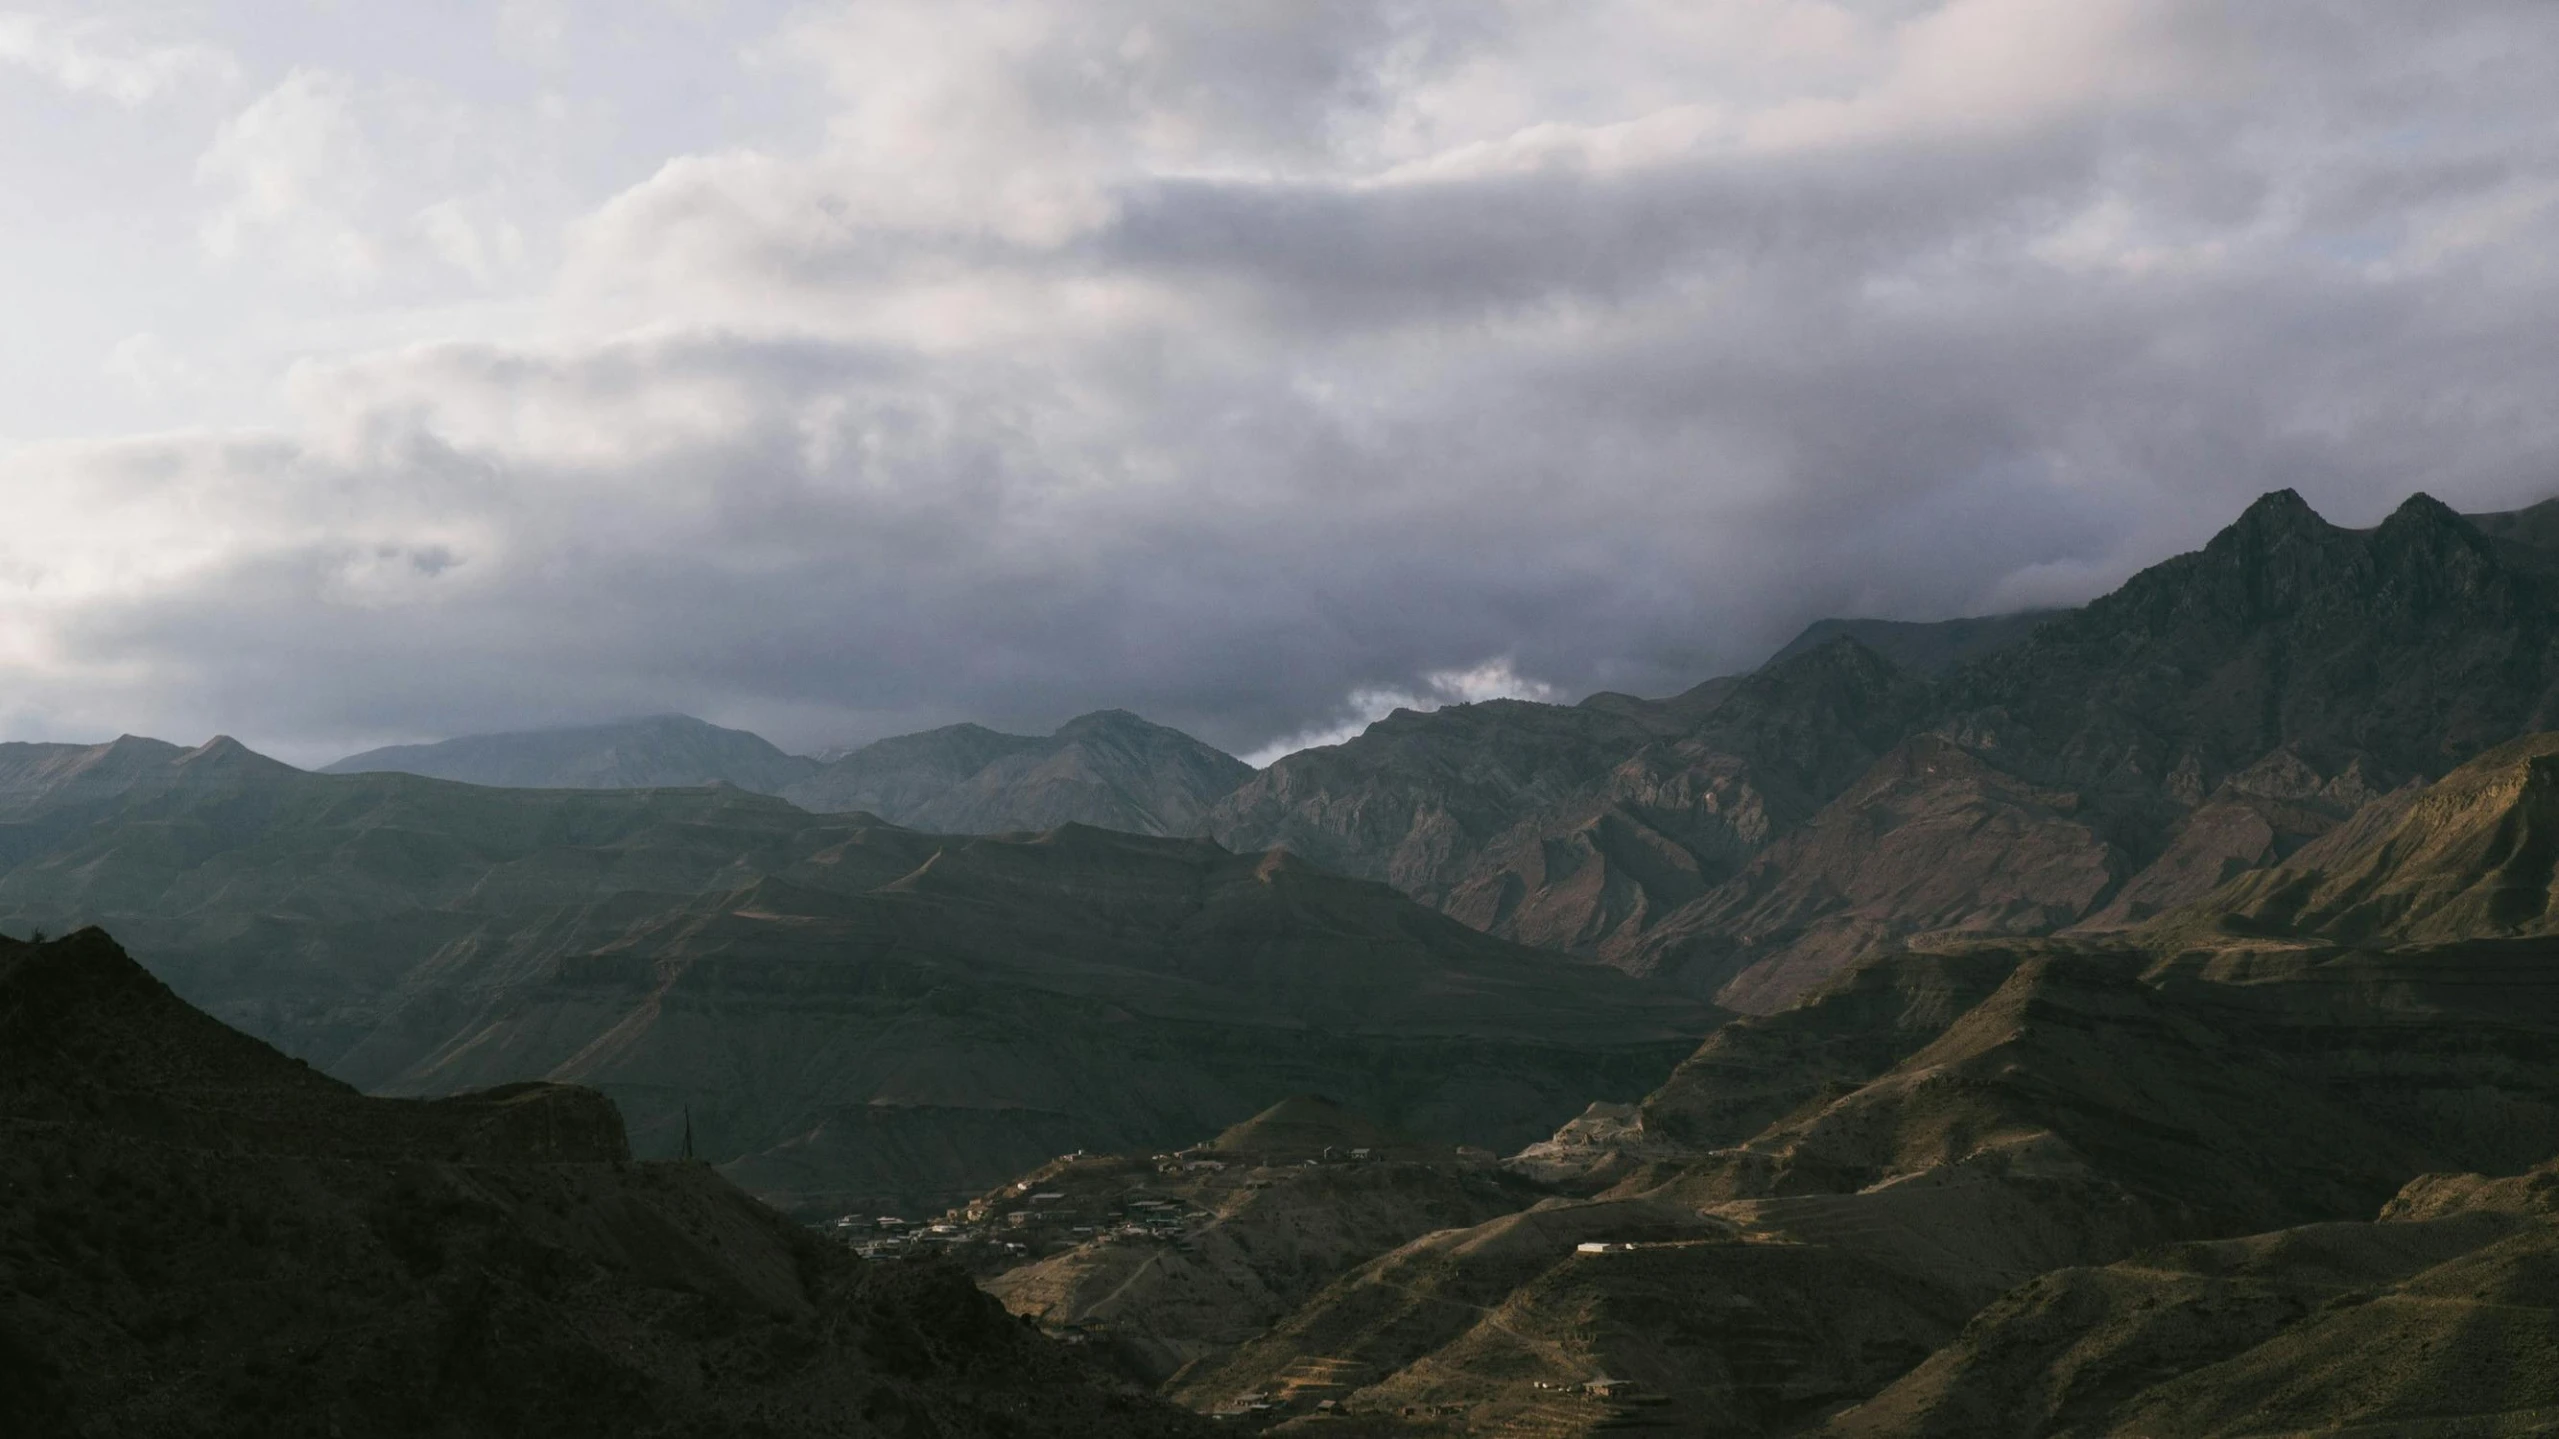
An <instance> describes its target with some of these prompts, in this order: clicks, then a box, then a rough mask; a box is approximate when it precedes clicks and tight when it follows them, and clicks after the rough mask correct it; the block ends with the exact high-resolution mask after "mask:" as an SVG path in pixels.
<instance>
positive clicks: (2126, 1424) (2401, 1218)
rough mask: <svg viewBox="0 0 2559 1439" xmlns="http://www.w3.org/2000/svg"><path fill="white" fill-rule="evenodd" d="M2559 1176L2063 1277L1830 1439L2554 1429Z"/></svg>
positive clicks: (2433, 1186)
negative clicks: (2555, 1196) (2551, 1278)
mask: <svg viewBox="0 0 2559 1439" xmlns="http://www.w3.org/2000/svg"><path fill="white" fill-rule="evenodd" d="M2554 1186H2559V1170H2555V1169H2554V1168H2553V1166H2551V1165H2543V1166H2541V1167H2539V1168H2537V1169H2535V1170H2533V1171H2532V1172H2531V1173H2529V1174H2527V1175H2524V1176H2520V1177H2517V1178H2512V1179H2502V1180H2489V1179H2485V1178H2483V1177H2481V1176H2478V1175H2468V1176H2451V1175H2433V1176H2427V1177H2424V1178H2421V1179H2418V1180H2416V1181H2413V1182H2412V1183H2411V1184H2410V1185H2409V1186H2408V1188H2407V1190H2405V1191H2403V1192H2402V1193H2401V1195H2400V1196H2399V1197H2398V1198H2396V1199H2394V1200H2393V1201H2392V1202H2391V1203H2390V1205H2389V1206H2388V1207H2387V1208H2386V1209H2385V1210H2384V1211H2383V1212H2382V1214H2381V1216H2380V1219H2379V1221H2378V1222H2367V1223H2334V1224H2323V1225H2313V1226H2307V1227H2303V1228H2297V1229H2289V1230H2281V1231H2277V1232H2273V1233H2268V1234H2260V1235H2252V1236H2249V1237H2247V1238H2244V1239H2230V1240H2221V1241H2217V1242H2211V1243H2198V1244H2186V1245H2179V1246H2175V1247H2173V1248H2170V1249H2167V1250H2165V1251H2162V1252H2160V1253H2156V1254H2151V1255H2145V1256H2143V1257H2142V1258H2141V1259H2140V1260H2138V1261H2127V1262H2124V1263H2118V1264H2114V1265H2110V1266H2107V1267H2105V1268H2101V1269H2070V1270H2063V1271H2059V1272H2056V1273H2053V1274H2050V1275H2046V1276H2044V1277H2043V1278H2041V1279H2039V1280H2037V1281H2035V1282H2034V1283H2032V1284H2028V1285H2025V1286H2023V1287H2021V1288H2020V1289H2018V1290H2017V1291H2016V1292H2015V1293H2013V1294H2010V1295H2008V1296H2006V1297H2004V1298H2003V1299H2001V1301H2000V1302H1999V1303H1998V1304H1996V1305H1994V1306H1992V1307H1991V1308H1990V1309H1989V1310H1987V1311H1985V1312H1984V1313H1983V1314H1982V1315H1981V1316H1980V1318H1978V1319H1976V1320H1975V1321H1974V1322H1973V1323H1972V1324H1971V1325H1969V1326H1967V1328H1966V1329H1965V1332H1964V1334H1963V1336H1962V1338H1961V1339H1960V1340H1959V1341H1958V1342H1957V1343H1955V1344H1952V1345H1949V1346H1948V1347H1947V1348H1946V1349H1945V1350H1943V1351H1941V1352H1940V1353H1938V1354H1936V1355H1934V1356H1932V1357H1931V1358H1930V1360H1929V1361H1928V1362H1927V1363H1926V1364H1925V1365H1923V1366H1921V1367H1920V1368H1919V1369H1918V1370H1916V1371H1914V1372H1913V1373H1911V1374H1910V1375H1909V1376H1907V1377H1905V1378H1904V1379H1902V1380H1901V1381H1900V1382H1898V1383H1896V1384H1894V1385H1893V1386H1892V1387H1890V1388H1888V1389H1886V1390H1885V1391H1884V1392H1883V1393H1881V1394H1879V1395H1877V1396H1876V1397H1875V1398H1873V1399H1871V1400H1868V1401H1867V1402H1865V1403H1863V1404H1861V1405H1859V1406H1857V1407H1856V1408H1854V1409H1851V1410H1850V1411H1848V1412H1847V1413H1845V1414H1842V1415H1840V1416H1839V1417H1838V1418H1836V1419H1834V1420H1833V1421H1831V1423H1830V1424H1829V1425H1828V1426H1827V1427H1826V1428H1825V1429H1824V1430H1823V1431H1822V1432H1823V1433H1825V1434H1831V1435H1837V1436H1840V1439H1849V1436H1865V1437H1866V1439H1923V1436H1947V1439H1954V1436H1963V1439H1973V1436H1982V1439H2012V1436H2013V1439H2042V1436H2045V1435H2058V1434H2065V1433H2067V1434H2124V1435H2197V1436H2203V1435H2222V1434H2243V1433H2301V1434H2310V1433H2320V1434H2331V1433H2386V1434H2412V1435H2413V1434H2429V1435H2434V1434H2443V1435H2454V1434H2481V1435H2494V1434H2532V1433H2542V1432H2547V1431H2548V1430H2549V1429H2550V1427H2551V1426H2552V1425H2553V1424H2555V1423H2559V1365H2554V1364H2553V1362H2552V1360H2553V1358H2554V1357H2555V1356H2559V1305H2554V1304H2553V1303H2552V1302H2551V1300H2550V1297H2549V1289H2548V1279H2547V1276H2548V1275H2549V1274H2550V1272H2551V1271H2552V1269H2553V1267H2554V1266H2559V1209H2555V1208H2554V1205H2553V1204H2552V1202H2551V1196H2552V1193H2553V1189H2554Z"/></svg>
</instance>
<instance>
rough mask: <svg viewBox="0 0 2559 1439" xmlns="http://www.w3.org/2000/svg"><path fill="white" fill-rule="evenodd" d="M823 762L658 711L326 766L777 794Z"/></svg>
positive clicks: (401, 749) (585, 785) (557, 784)
mask: <svg viewBox="0 0 2559 1439" xmlns="http://www.w3.org/2000/svg"><path fill="white" fill-rule="evenodd" d="M816 768H817V762H816V761H815V760H809V759H802V758H800V757H799V756H797V755H788V754H784V753H783V752H782V751H780V750H778V749H776V748H774V747H773V746H772V745H771V744H770V743H768V742H767V741H765V740H764V739H763V738H762V737H760V736H757V735H752V734H748V733H747V732H746V731H744V730H733V729H722V728H720V727H719V726H717V725H713V724H705V723H704V722H702V721H701V720H697V719H694V718H692V717H690V716H688V715H651V716H649V717H647V718H645V719H633V720H617V721H615V722H613V723H611V724H596V725H577V726H573V727H569V728H564V729H546V730H524V731H519V732H515V733H510V734H486V735H467V736H464V737H463V738H460V739H449V740H443V741H439V742H438V743H435V744H411V745H392V746H390V747H389V748H386V749H375V750H366V751H365V752H364V753H362V754H354V755H349V756H347V757H346V758H345V759H342V760H338V761H336V762H335V763H333V764H328V765H323V766H322V767H321V770H320V772H321V773H322V774H368V773H373V772H376V771H381V770H397V771H399V772H401V773H403V774H415V775H425V776H426V777H428V778H430V779H450V780H459V781H461V782H462V783H464V784H480V785H494V786H499V787H502V788H508V789H651V788H658V787H663V786H676V785H701V784H733V785H736V786H737V787H738V788H740V789H746V790H754V791H756V792H757V793H759V794H776V793H779V792H780V791H781V790H782V789H783V788H785V787H786V786H788V785H790V784H791V783H792V782H794V781H796V780H799V779H803V778H805V777H807V776H808V775H809V774H810V773H812V772H814V771H815V770H816Z"/></svg>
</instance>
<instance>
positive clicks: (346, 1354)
mask: <svg viewBox="0 0 2559 1439" xmlns="http://www.w3.org/2000/svg"><path fill="white" fill-rule="evenodd" d="M0 1136H4V1137H5V1142H0V1186H4V1188H0V1192H5V1194H6V1196H7V1202H6V1203H5V1204H0V1293H5V1294H6V1295H7V1296H8V1299H7V1303H6V1305H5V1307H0V1426H5V1427H6V1428H7V1429H8V1430H9V1432H11V1433H16V1434H116V1435H151V1436H158V1435H171V1436H174V1435H215V1434H241V1433H262V1434H296V1433H307V1434H330V1433H344V1434H383V1435H430V1434H435V1435H443V1434H488V1435H518V1434H521V1435H535V1434H541V1435H555V1434H556V1435H599V1436H600V1435H608V1434H677V1433H681V1434H702V1435H741V1436H743V1435H748V1434H756V1435H819V1434H826V1435H839V1434H840V1435H883V1436H887V1435H906V1434H917V1433H933V1434H942V1435H950V1436H955V1439H956V1436H989V1439H992V1436H997V1435H1006V1436H1028V1435H1053V1436H1059V1439H1066V1436H1094V1439H1101V1436H1118V1435H1123V1434H1133V1435H1163V1436H1173V1435H1185V1434H1193V1433H1201V1432H1204V1431H1203V1430H1202V1429H1201V1427H1200V1426H1199V1425H1198V1424H1197V1423H1196V1421H1193V1420H1191V1419H1189V1418H1188V1417H1187V1416H1184V1415H1182V1414H1180V1413H1178V1412H1177V1411H1173V1410H1171V1409H1169V1408H1168V1407H1167V1406H1163V1405H1160V1404H1158V1403H1155V1402H1152V1401H1150V1400H1147V1399H1145V1398H1143V1397H1142V1396H1139V1395H1136V1394H1132V1393H1129V1392H1127V1391H1126V1390H1125V1388H1123V1387H1121V1386H1120V1385H1118V1384H1117V1383H1115V1382H1114V1381H1111V1380H1109V1379H1106V1378H1104V1377H1103V1376H1101V1375H1099V1374H1097V1373H1095V1372H1093V1371H1092V1370H1090V1369H1089V1368H1087V1367H1085V1366H1084V1365H1083V1364H1081V1363H1079V1362H1078V1361H1077V1359H1076V1358H1074V1357H1073V1356H1072V1355H1070V1354H1069V1353H1068V1352H1067V1351H1064V1350H1062V1349H1060V1348H1057V1347H1055V1346H1052V1345H1050V1344H1048V1343H1046V1342H1045V1341H1042V1340H1041V1339H1039V1338H1038V1337H1037V1336H1036V1335H1033V1334H1030V1333H1028V1332H1026V1331H1025V1330H1024V1329H1023V1328H1022V1327H1021V1326H1020V1325H1019V1324H1017V1323H1015V1322H1013V1321H1011V1320H1009V1319H1008V1318H1006V1317H1005V1316H1004V1315H1003V1314H1002V1313H1001V1311H1000V1310H998V1309H997V1308H996V1306H995V1305H994V1303H993V1302H992V1301H990V1300H987V1299H985V1298H983V1297H981V1296H979V1295H977V1294H975V1293H973V1292H972V1291H971V1290H970V1288H969V1286H968V1284H967V1282H966V1280H965V1278H964V1277H963V1276H962V1275H961V1274H960V1273H959V1272H958V1271H957V1270H955V1269H952V1268H949V1267H948V1266H940V1265H931V1264H894V1265H865V1264H863V1263H862V1262H860V1261H858V1260H856V1259H854V1258H853V1257H852V1256H851V1254H850V1253H849V1252H847V1251H845V1250H843V1249H841V1248H838V1247H836V1246H832V1245H828V1244H825V1243H823V1242H821V1241H819V1240H817V1239H815V1238H814V1237H812V1236H810V1235H809V1234H807V1233H806V1232H805V1231H802V1230H800V1229H798V1228H797V1227H796V1226H794V1225H791V1224H789V1223H788V1222H786V1221H785V1220H783V1219H782V1218H781V1217H780V1216H779V1215H777V1214H774V1213H773V1212H772V1211H770V1210H767V1209H765V1208H763V1207H762V1206H760V1205H758V1204H756V1203H755V1202H754V1201H752V1200H750V1199H748V1198H747V1197H746V1196H745V1195H744V1194H742V1193H740V1192H739V1191H738V1190H736V1189H735V1188H733V1187H731V1186H730V1185H728V1184H727V1183H725V1182H724V1181H722V1180H720V1179H719V1178H718V1177H717V1176H715V1175H713V1174H712V1173H711V1172H710V1171H709V1170H707V1169H705V1168H704V1167H702V1166H700V1165H698V1164H633V1163H631V1162H630V1160H629V1157H628V1153H627V1150H626V1149H625V1148H624V1147H623V1143H622V1136H621V1126H620V1123H619V1121H618V1119H617V1118H616V1117H615V1115H614V1113H613V1110H612V1107H611V1106H610V1105H609V1104H607V1103H605V1102H604V1101H603V1100H602V1099H601V1098H599V1097H598V1096H596V1095H594V1094H593V1093H591V1092H587V1091H582V1090H575V1089H567V1088H562V1087H558V1086H528V1087H522V1088H517V1089H513V1090H507V1091H500V1092H495V1093H489V1094H482V1095H471V1096H463V1097H459V1098H454V1099H447V1100H442V1101H434V1102H424V1101H402V1100H384V1099H369V1098H366V1097H364V1096H362V1095H359V1094H357V1093H356V1092H354V1091H353V1090H350V1089H348V1088H347V1087H345V1086H344V1085H341V1084H338V1083H336V1082H335V1081H333V1080H329V1079H326V1078H324V1077H322V1076H320V1075H318V1074H316V1073H314V1072H313V1071H311V1070H310V1069H308V1068H307V1067H304V1066H301V1065H299V1064H296V1063H295V1062H293V1061H291V1060H289V1059H286V1058H285V1057H284V1056H283V1055H281V1054H278V1053H276V1052H275V1051H274V1050H272V1049H269V1048H268V1047H266V1046H265V1045H263V1044H260V1043H258V1042H256V1041H255V1040H252V1039H249V1038H248V1037H246V1036H244V1035H241V1034H238V1033H236V1032H233V1031H231V1030H228V1029H225V1028H224V1027H223V1026H221V1025H219V1024H218V1023H216V1022H214V1021H213V1020H211V1019H210V1018H208V1017H206V1016H204V1015H202V1014H200V1013H198V1012H195V1011H193V1010H191V1009H189V1008H187V1007H186V1006H185V1005H184V1004H183V1003H181V1002H180V1001H179V1000H178V999H177V998H176V997H175V996H173V995H172V994H170V993H169V991H168V990H167V989H166V988H165V987H163V986H161V985H160V984H159V983H158V982H156V981H154V980H153V979H151V978H150V977H149V976H148V975H146V974H145V973H143V971H142V970H141V969H140V968H139V967H137V966H135V965H134V964H133V963H132V962H131V961H130V960H129V959H127V958H126V957H125V956H124V954H123V953H122V952H121V951H120V950H119V949H118V948H117V947H116V946H115V945H114V943H113V942H111V941H109V940H108V939H107V938H106V937H105V936H104V935H103V934H101V933H99V932H97V931H94V930H91V931H84V932H82V933H79V934H76V935H73V936H71V937H70V938H67V939H63V940H58V941H55V942H53V943H50V944H43V945H29V944H21V943H17V942H14V941H10V942H0Z"/></svg>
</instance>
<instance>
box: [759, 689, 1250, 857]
mask: <svg viewBox="0 0 2559 1439" xmlns="http://www.w3.org/2000/svg"><path fill="white" fill-rule="evenodd" d="M1252 772H1253V771H1252V767H1251V766H1249V765H1247V764H1245V763H1244V762H1243V761H1242V760H1239V759H1236V758H1235V757H1234V756H1232V755H1229V754H1226V753H1224V752H1222V751H1219V750H1216V749H1212V748H1210V747H1209V746H1207V745H1205V744H1202V743H1200V742H1199V741H1198V740H1195V739H1193V738H1191V737H1190V736H1189V735H1186V734H1183V733H1182V732H1181V731H1179V730H1174V729H1167V728H1165V727H1164V726H1162V725H1157V724H1149V723H1148V722H1147V721H1145V720H1143V719H1140V718H1138V717H1137V716H1136V715H1133V714H1130V713H1129V712H1127V711H1126V710H1102V711H1099V712H1097V713H1094V714H1089V715H1085V716H1083V717H1081V718H1079V719H1075V720H1070V721H1068V722H1067V723H1066V724H1064V725H1061V726H1059V727H1058V730H1057V732H1056V733H1055V734H1053V735H1050V736H1049V737H1048V738H1046V739H1034V738H1030V737H1027V736H1023V735H1007V734H998V733H996V732H995V731H993V730H988V729H981V728H979V727H978V726H976V725H952V726H950V727H948V728H945V729H938V730H929V731H926V732H925V733H923V734H915V735H901V736H899V737H897V738H895V739H885V740H881V741H879V742H878V743H876V744H870V745H865V746H863V747H862V748H860V749H857V750H854V751H853V752H852V753H850V754H847V755H845V756H843V757H841V758H839V759H836V760H834V761H832V762H831V763H829V764H827V765H826V766H824V767H823V768H821V769H819V770H817V771H816V772H815V773H813V774H810V775H808V776H806V777H804V778H802V779H799V780H797V781H795V782H794V783H792V784H790V785H788V786H786V787H784V788H783V789H782V790H781V791H780V793H781V794H782V795H783V796H784V797H785V798H787V799H789V800H790V801H791V802H792V803H794V804H797V805H799V806H801V807H802V808H804V809H809V810H813V811H816V812H819V813H822V814H840V813H846V812H849V811H853V810H865V811H868V812H870V813H872V814H876V815H879V816H881V817H882V818H884V819H888V820H891V821H893V822H895V823H898V824H903V825H912V826H915V827H917V828H920V829H930V830H935V831H938V832H942V833H948V834H1005V833H1012V832H1017V831H1029V830H1043V829H1053V828H1055V827H1056V826H1058V825H1061V824H1089V825H1095V826H1098V827H1100V828H1103V829H1119V830H1127V831H1129V832H1130V833H1133V834H1156V835H1191V834H1199V833H1201V832H1202V831H1203V817H1204V815H1205V814H1206V813H1207V811H1208V808H1209V806H1210V805H1212V804H1214V803H1215V802H1216V801H1217V800H1218V799H1219V798H1221V797H1222V796H1224V795H1225V794H1227V793H1228V792H1229V791H1231V790H1233V789H1234V788H1235V787H1236V786H1237V785H1238V784H1241V783H1243V782H1244V780H1245V779H1246V778H1247V777H1248V776H1250V775H1251V774H1252Z"/></svg>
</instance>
